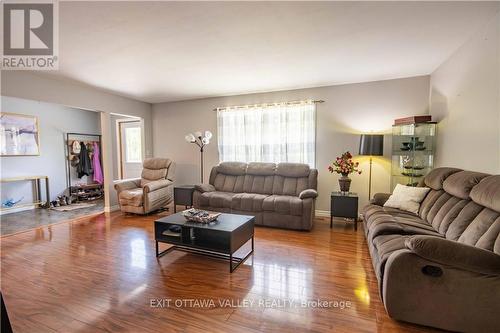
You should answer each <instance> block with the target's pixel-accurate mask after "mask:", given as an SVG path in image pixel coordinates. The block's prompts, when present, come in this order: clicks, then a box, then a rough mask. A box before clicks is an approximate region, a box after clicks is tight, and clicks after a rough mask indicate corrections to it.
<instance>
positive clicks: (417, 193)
mask: <svg viewBox="0 0 500 333" xmlns="http://www.w3.org/2000/svg"><path fill="white" fill-rule="evenodd" d="M429 191H430V188H428V187H413V186H405V185H401V184H397V185H396V188H395V189H394V192H393V193H392V195H391V196H390V197H389V199H388V200H387V201H386V202H385V204H384V207H391V208H397V209H401V210H404V211H407V212H411V213H414V214H418V209H419V208H420V203H421V202H422V201H423V200H424V198H425V196H426V195H427V192H429Z"/></svg>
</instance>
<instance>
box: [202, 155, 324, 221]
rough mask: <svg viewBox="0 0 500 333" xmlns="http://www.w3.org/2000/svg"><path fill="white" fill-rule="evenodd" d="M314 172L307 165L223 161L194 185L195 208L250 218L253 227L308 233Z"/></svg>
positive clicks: (313, 194) (316, 173) (311, 213)
mask: <svg viewBox="0 0 500 333" xmlns="http://www.w3.org/2000/svg"><path fill="white" fill-rule="evenodd" d="M317 178H318V171H317V170H316V169H310V168H309V166H308V165H307V164H297V163H279V164H275V163H249V164H247V163H240V162H223V163H221V164H219V165H218V166H216V167H214V168H212V171H211V173H210V179H209V184H202V185H197V186H196V188H195V191H194V194H193V204H194V207H195V208H199V209H206V210H211V211H219V212H226V213H234V214H244V215H254V216H255V224H256V225H264V226H270V227H279V228H287V229H298V230H310V229H311V228H312V226H313V218H314V202H315V198H316V197H317V196H318V193H317V191H316V190H317Z"/></svg>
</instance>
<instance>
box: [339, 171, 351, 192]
mask: <svg viewBox="0 0 500 333" xmlns="http://www.w3.org/2000/svg"><path fill="white" fill-rule="evenodd" d="M339 186H340V192H346V193H348V192H349V188H350V187H351V178H349V177H348V176H347V174H342V177H340V178H339Z"/></svg>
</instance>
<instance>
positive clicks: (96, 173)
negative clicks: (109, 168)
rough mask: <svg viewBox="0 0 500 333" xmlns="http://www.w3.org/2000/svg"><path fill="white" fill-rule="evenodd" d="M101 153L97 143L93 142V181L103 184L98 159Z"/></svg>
mask: <svg viewBox="0 0 500 333" xmlns="http://www.w3.org/2000/svg"><path fill="white" fill-rule="evenodd" d="M100 155H101V153H100V151H99V145H98V144H97V143H96V142H94V155H93V156H92V166H93V169H94V181H95V182H97V183H99V184H103V183H104V176H103V175H102V168H101V160H100V159H99V157H100Z"/></svg>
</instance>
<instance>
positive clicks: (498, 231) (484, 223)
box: [458, 208, 500, 251]
mask: <svg viewBox="0 0 500 333" xmlns="http://www.w3.org/2000/svg"><path fill="white" fill-rule="evenodd" d="M458 241H459V242H460V243H465V244H468V245H473V246H476V247H480V248H483V249H485V250H489V251H494V247H495V242H496V241H499V242H500V213H498V212H496V211H494V210H491V209H488V208H484V209H483V210H481V212H480V213H479V214H478V215H477V216H476V218H475V219H474V220H473V221H472V222H471V223H470V224H469V225H468V226H467V228H466V229H465V231H464V232H463V233H462V234H461V235H460V237H459V238H458Z"/></svg>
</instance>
